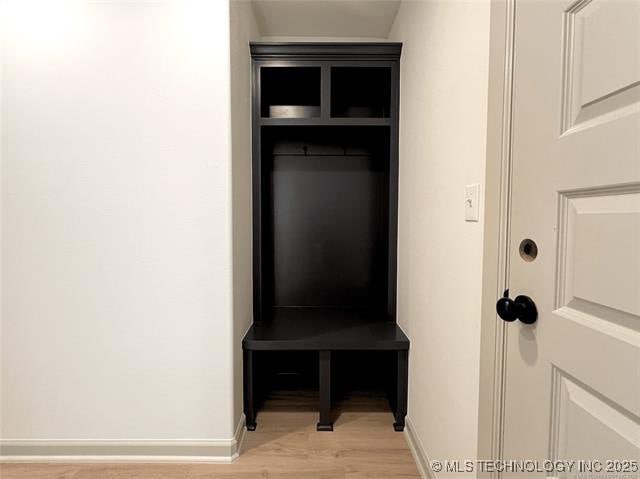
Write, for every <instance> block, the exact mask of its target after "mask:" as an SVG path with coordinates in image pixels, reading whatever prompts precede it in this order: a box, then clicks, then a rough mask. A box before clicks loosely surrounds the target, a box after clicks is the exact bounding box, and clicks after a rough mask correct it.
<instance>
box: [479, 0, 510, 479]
mask: <svg viewBox="0 0 640 479" xmlns="http://www.w3.org/2000/svg"><path fill="white" fill-rule="evenodd" d="M516 8H517V0H495V1H492V5H491V40H490V43H491V44H490V61H489V63H490V76H489V100H490V102H489V103H490V108H489V112H488V126H487V177H486V188H485V235H484V251H483V256H484V260H483V290H482V331H481V359H480V361H481V364H480V369H481V375H480V405H479V409H478V412H479V419H478V424H479V430H478V457H479V458H481V459H493V460H500V459H502V456H503V433H504V410H505V384H506V379H505V372H506V362H507V356H506V350H507V334H506V327H505V323H504V322H503V321H501V320H500V319H499V318H498V317H497V315H496V311H495V301H496V299H497V298H499V297H501V296H502V294H503V291H504V290H505V289H507V288H508V285H509V258H510V252H509V245H510V240H511V238H510V233H511V232H510V214H511V194H512V191H511V188H512V174H513V170H512V155H513V151H512V150H513V145H512V141H513V138H512V134H513V90H514V63H515V53H516V52H515V37H516V32H515V19H516ZM490 191H491V195H490V194H489V193H490ZM500 476H501V474H500V473H498V472H495V473H489V474H487V477H491V478H499V477H500Z"/></svg>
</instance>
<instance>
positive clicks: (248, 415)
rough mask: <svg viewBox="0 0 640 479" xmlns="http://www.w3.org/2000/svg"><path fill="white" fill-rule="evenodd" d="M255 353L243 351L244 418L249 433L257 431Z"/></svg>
mask: <svg viewBox="0 0 640 479" xmlns="http://www.w3.org/2000/svg"><path fill="white" fill-rule="evenodd" d="M255 355H256V353H255V351H250V350H246V349H245V350H244V351H243V361H242V369H243V383H244V384H243V386H244V391H243V393H244V417H245V421H246V426H247V431H255V430H256V405H255V400H256V391H255V387H256V386H255V383H256V378H255V375H256V374H255V373H256V372H255V367H256V365H255Z"/></svg>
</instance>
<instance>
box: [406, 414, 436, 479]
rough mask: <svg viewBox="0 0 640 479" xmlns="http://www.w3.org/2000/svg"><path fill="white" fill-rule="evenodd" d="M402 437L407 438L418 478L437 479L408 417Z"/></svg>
mask: <svg viewBox="0 0 640 479" xmlns="http://www.w3.org/2000/svg"><path fill="white" fill-rule="evenodd" d="M404 435H405V437H406V438H407V444H408V445H409V450H410V451H411V455H412V456H413V459H414V460H415V462H416V466H418V472H420V477H422V478H423V479H438V475H437V474H436V473H435V472H434V471H433V470H432V469H431V466H430V463H431V462H430V461H429V456H427V453H426V452H425V450H424V446H423V445H422V442H421V441H420V438H419V437H418V435H417V434H416V428H415V427H414V426H413V422H411V419H410V418H409V417H407V418H406V420H405V425H404Z"/></svg>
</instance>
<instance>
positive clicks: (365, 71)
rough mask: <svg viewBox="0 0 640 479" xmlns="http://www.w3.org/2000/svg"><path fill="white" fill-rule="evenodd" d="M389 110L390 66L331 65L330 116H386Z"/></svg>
mask: <svg viewBox="0 0 640 479" xmlns="http://www.w3.org/2000/svg"><path fill="white" fill-rule="evenodd" d="M390 113H391V68H390V67H379V66H376V67H361V66H357V67H347V66H337V67H332V68H331V116H332V117H335V118H388V117H389V115H390Z"/></svg>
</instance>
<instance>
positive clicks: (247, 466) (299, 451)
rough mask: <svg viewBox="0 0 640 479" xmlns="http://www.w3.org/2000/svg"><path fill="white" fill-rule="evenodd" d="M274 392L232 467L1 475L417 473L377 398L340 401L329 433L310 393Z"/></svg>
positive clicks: (40, 469)
mask: <svg viewBox="0 0 640 479" xmlns="http://www.w3.org/2000/svg"><path fill="white" fill-rule="evenodd" d="M293 397H294V396H291V395H290V394H286V393H282V394H276V395H273V396H272V397H271V399H270V400H269V401H268V402H267V403H266V404H265V407H264V409H263V410H262V411H261V412H260V414H259V416H258V428H257V430H256V431H254V432H247V433H246V434H245V438H244V442H243V445H242V451H241V454H240V457H239V458H238V459H237V460H236V461H235V462H234V463H232V464H2V465H0V478H2V479H27V478H28V479H45V478H46V479H54V478H55V479H58V478H60V479H62V478H64V479H211V478H221V479H231V478H233V479H253V478H261V479H273V478H278V479H307V478H309V479H310V478H322V479H333V478H344V479H361V478H362V479H364V478H377V479H382V478H405V479H409V478H411V479H418V478H419V477H420V474H419V473H418V470H417V468H416V465H415V463H414V461H413V458H412V456H411V452H410V451H409V447H408V446H407V442H406V439H405V436H404V434H402V433H398V432H395V431H394V430H393V427H392V424H393V415H392V414H391V412H390V411H389V410H388V405H387V404H386V401H384V400H383V399H382V398H380V397H377V396H371V395H364V394H360V395H357V394H356V395H352V396H350V397H349V398H348V399H347V400H346V401H342V402H340V403H339V404H338V406H337V408H336V409H337V414H336V416H337V419H336V421H335V424H334V431H333V432H317V431H316V430H315V426H316V422H317V421H318V416H317V413H316V412H315V410H314V409H315V404H314V395H311V394H309V395H307V396H305V395H302V396H301V395H300V394H299V393H297V394H296V395H295V398H296V399H295V400H293Z"/></svg>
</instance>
